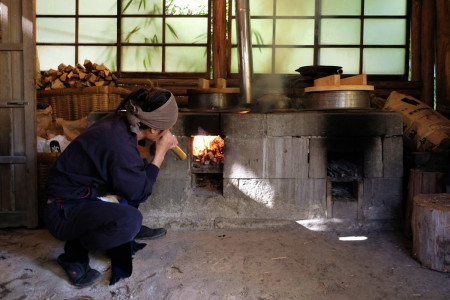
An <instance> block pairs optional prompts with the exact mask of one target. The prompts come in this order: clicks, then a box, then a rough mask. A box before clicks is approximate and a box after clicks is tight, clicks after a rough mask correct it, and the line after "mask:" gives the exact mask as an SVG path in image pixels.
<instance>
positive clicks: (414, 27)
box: [411, 0, 422, 98]
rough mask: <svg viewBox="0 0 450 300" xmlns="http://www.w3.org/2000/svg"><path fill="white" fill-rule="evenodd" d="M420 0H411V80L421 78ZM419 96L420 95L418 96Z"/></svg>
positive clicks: (419, 79)
mask: <svg viewBox="0 0 450 300" xmlns="http://www.w3.org/2000/svg"><path fill="white" fill-rule="evenodd" d="M421 20H422V0H412V5H411V80H412V81H421V80H422V63H421V37H420V33H421V27H422V22H421ZM419 98H421V97H419Z"/></svg>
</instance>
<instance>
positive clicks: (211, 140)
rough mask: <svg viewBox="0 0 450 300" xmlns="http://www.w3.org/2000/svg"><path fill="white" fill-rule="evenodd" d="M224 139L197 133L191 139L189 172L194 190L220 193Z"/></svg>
mask: <svg viewBox="0 0 450 300" xmlns="http://www.w3.org/2000/svg"><path fill="white" fill-rule="evenodd" d="M224 147H225V141H224V140H223V139H222V138H221V137H220V135H217V136H207V135H197V136H194V137H193V139H192V160H191V173H192V175H193V178H192V185H193V188H194V190H196V191H197V192H199V193H201V194H204V193H207V194H211V193H212V194H217V193H220V194H222V191H223V163H224Z"/></svg>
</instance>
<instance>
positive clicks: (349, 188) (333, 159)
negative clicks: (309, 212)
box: [327, 149, 363, 219]
mask: <svg viewBox="0 0 450 300" xmlns="http://www.w3.org/2000/svg"><path fill="white" fill-rule="evenodd" d="M349 150H350V149H349ZM327 182H328V184H327V186H328V187H327V199H328V216H329V217H331V218H340V219H357V218H358V204H359V203H360V201H361V199H360V197H361V192H362V184H363V154H362V153H361V152H356V151H346V152H328V153H327Z"/></svg>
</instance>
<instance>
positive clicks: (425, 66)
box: [420, 0, 436, 107]
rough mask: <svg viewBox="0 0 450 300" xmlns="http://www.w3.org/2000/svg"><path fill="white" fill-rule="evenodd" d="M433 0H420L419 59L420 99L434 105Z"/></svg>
mask: <svg viewBox="0 0 450 300" xmlns="http://www.w3.org/2000/svg"><path fill="white" fill-rule="evenodd" d="M435 11H436V10H435V0H423V1H422V27H421V28H422V29H421V35H420V38H421V41H422V43H421V61H422V67H421V70H422V82H423V85H422V97H421V99H420V100H421V101H422V102H423V103H425V104H427V105H429V106H431V107H434V62H435V46H434V41H435V30H434V29H435V26H434V24H435Z"/></svg>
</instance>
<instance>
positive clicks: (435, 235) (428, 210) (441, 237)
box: [412, 194, 450, 272]
mask: <svg viewBox="0 0 450 300" xmlns="http://www.w3.org/2000/svg"><path fill="white" fill-rule="evenodd" d="M412 256H413V257H414V258H416V259H417V260H418V261H419V262H420V263H421V264H422V265H423V266H425V267H427V268H430V269H433V270H436V271H441V272H449V271H450V194H419V195H417V196H415V197H414V210H413V249H412Z"/></svg>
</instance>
